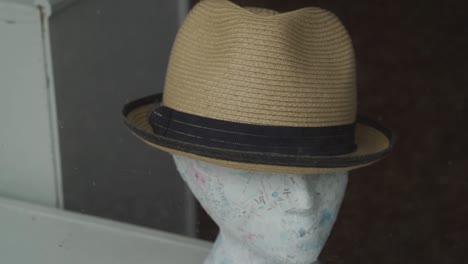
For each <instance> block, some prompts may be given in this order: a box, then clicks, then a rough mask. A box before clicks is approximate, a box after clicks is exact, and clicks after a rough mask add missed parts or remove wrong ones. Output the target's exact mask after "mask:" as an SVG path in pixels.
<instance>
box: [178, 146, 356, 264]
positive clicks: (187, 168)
mask: <svg viewBox="0 0 468 264" xmlns="http://www.w3.org/2000/svg"><path fill="white" fill-rule="evenodd" d="M173 158H174V161H175V164H176V167H177V169H178V171H179V173H180V175H181V176H182V178H183V179H184V181H185V182H186V183H187V184H188V186H189V187H190V189H191V190H192V192H193V194H194V195H195V197H196V198H197V199H198V200H199V202H200V204H201V205H202V206H203V208H204V209H205V210H206V211H207V213H208V214H209V215H210V216H211V217H212V218H213V220H214V221H215V222H216V223H217V224H218V226H219V228H220V235H219V236H218V239H217V242H216V243H215V246H214V248H213V250H212V252H211V254H210V256H209V258H208V259H207V261H206V262H205V263H223V262H222V261H225V262H226V263H237V262H238V263H312V262H314V261H315V260H316V259H317V257H318V255H319V253H320V251H321V249H322V247H323V245H324V244H325V241H326V239H327V237H328V235H329V233H330V231H331V228H332V226H333V223H334V222H335V219H336V216H337V213H338V210H339V207H340V205H341V201H342V199H343V196H344V192H345V189H346V184H347V173H346V172H342V173H325V174H313V175H311V174H287V173H273V172H259V171H247V170H240V169H233V168H227V167H223V166H219V165H216V164H213V163H208V162H204V161H199V160H195V159H191V158H187V157H184V156H180V155H175V154H173ZM220 245H222V249H220V247H221V246H220ZM245 250H247V251H248V254H246V253H245V252H243V253H240V252H236V251H245ZM221 251H222V253H220V252H221ZM246 255H250V256H249V259H248V260H242V261H241V260H237V261H236V260H233V258H234V259H239V258H243V256H246ZM220 257H222V258H223V259H224V260H215V259H216V258H218V259H219V258H220ZM256 257H258V259H262V260H265V262H258V261H254V260H253V259H254V258H256Z"/></svg>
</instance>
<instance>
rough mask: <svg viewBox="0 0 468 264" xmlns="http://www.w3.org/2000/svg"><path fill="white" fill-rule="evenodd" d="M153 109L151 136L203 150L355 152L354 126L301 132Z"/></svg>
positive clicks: (300, 128)
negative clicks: (251, 131)
mask: <svg viewBox="0 0 468 264" xmlns="http://www.w3.org/2000/svg"><path fill="white" fill-rule="evenodd" d="M157 109H158V110H160V111H162V112H163V113H161V112H158V111H152V113H151V114H150V117H149V119H150V120H149V121H150V124H151V126H152V127H153V131H154V133H155V134H159V135H163V136H165V137H168V138H173V139H177V140H181V141H186V142H191V143H193V144H198V145H202V146H206V147H217V148H226V149H231V150H242V151H261V152H274V153H278V154H294V155H297V154H301V155H303V154H306V155H323V156H328V155H341V154H347V153H350V152H353V151H354V150H355V149H356V145H355V144H354V124H350V125H343V126H335V127H305V128H304V127H274V126H260V125H252V124H242V123H235V122H230V121H224V120H216V119H211V118H206V117H201V116H196V115H192V114H188V113H183V112H178V111H176V110H174V109H171V108H169V107H165V106H162V107H157ZM166 116H167V117H166ZM180 119H182V120H183V121H181V120H180ZM184 121H187V122H184ZM190 121H196V122H194V123H202V124H207V125H208V126H206V127H204V126H193V125H192V124H191V123H192V122H190ZM222 125H224V126H229V127H230V129H229V131H228V130H223V129H218V128H219V126H222ZM213 127H215V129H212V128H213ZM246 129H247V130H248V129H251V130H254V131H255V130H256V131H257V132H258V133H266V134H272V133H280V134H281V133H286V134H287V133H293V132H294V133H296V134H298V133H299V134H307V132H309V133H310V132H312V134H315V135H314V136H312V137H305V136H301V137H281V136H263V135H259V134H253V135H252V134H248V135H246V133H242V131H243V130H244V131H245V130H246ZM333 132H334V133H335V134H334V135H333V134H332V135H328V134H330V133H333ZM338 132H339V133H338ZM227 139H229V140H227Z"/></svg>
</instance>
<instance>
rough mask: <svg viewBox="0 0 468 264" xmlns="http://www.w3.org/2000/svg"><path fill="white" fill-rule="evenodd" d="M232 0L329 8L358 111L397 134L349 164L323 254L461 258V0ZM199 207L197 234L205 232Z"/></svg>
mask: <svg viewBox="0 0 468 264" xmlns="http://www.w3.org/2000/svg"><path fill="white" fill-rule="evenodd" d="M196 2H197V1H192V5H193V4H195V3H196ZM234 2H236V3H238V4H240V5H253V6H260V7H269V8H272V9H276V10H279V11H289V10H294V9H297V8H301V7H305V6H319V7H322V8H325V9H328V10H330V11H332V12H334V13H335V14H336V15H337V16H338V17H339V18H340V19H341V21H342V22H343V24H344V25H345V27H346V28H347V29H348V31H349V32H350V34H351V37H352V39H353V43H354V46H355V51H356V59H357V75H358V89H359V112H361V113H363V114H366V115H368V116H372V117H374V118H376V119H378V120H380V121H381V122H383V123H384V124H386V125H387V126H389V127H391V128H392V129H394V130H395V132H396V133H397V134H398V141H397V145H396V148H395V150H394V151H393V153H392V154H391V156H389V157H388V158H386V159H385V160H383V161H381V162H379V163H377V164H375V165H372V166H370V167H367V168H364V169H360V170H357V171H354V172H352V175H351V177H350V181H349V185H348V190H347V193H346V197H345V199H344V201H343V204H342V209H341V212H340V216H339V219H338V220H337V222H336V224H335V227H334V229H333V231H332V234H331V236H330V238H329V240H328V242H327V245H326V247H325V249H324V250H323V252H322V254H321V260H322V261H323V262H325V263H326V264H329V263H444V264H450V263H457V264H459V263H468V221H467V220H468V203H467V202H468V178H467V176H468V150H467V149H468V139H467V136H468V133H467V129H468V106H467V104H468V103H467V101H468V78H467V75H468V62H467V60H468V32H467V31H468V30H467V28H468V3H467V2H465V1H458V2H456V1H430V0H425V1H421V0H420V1H403V0H396V1H383V0H380V1H349V0H330V1H306V0H301V1H299V0H296V1H295V0H290V1H285V0H270V1H267V0H264V1H259V0H257V1H255V0H252V1H234ZM199 210H200V229H199V233H198V236H199V237H200V238H204V239H211V240H212V239H213V238H214V237H215V236H216V233H217V227H216V225H214V223H213V222H212V221H211V219H209V217H208V216H207V215H206V214H205V213H204V212H203V209H201V208H200V209H199Z"/></svg>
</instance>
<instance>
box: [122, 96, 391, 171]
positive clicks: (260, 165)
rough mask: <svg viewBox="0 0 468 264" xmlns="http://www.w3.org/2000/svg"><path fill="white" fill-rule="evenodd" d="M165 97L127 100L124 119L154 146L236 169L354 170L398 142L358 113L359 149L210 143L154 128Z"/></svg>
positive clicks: (357, 135)
mask: <svg viewBox="0 0 468 264" xmlns="http://www.w3.org/2000/svg"><path fill="white" fill-rule="evenodd" d="M161 100H162V93H159V94H155V95H151V96H147V97H144V98H141V99H138V100H135V101H132V102H130V103H128V104H126V105H125V106H124V109H123V111H122V114H123V118H124V123H125V124H126V125H127V126H128V127H129V128H130V130H131V131H132V132H133V133H134V134H135V135H136V136H137V137H138V138H140V139H141V140H143V141H144V142H145V143H147V144H149V145H150V146H152V147H155V148H158V149H160V150H163V151H166V152H169V153H173V154H177V155H182V156H186V157H189V158H193V159H198V160H202V161H206V162H211V163H214V164H217V165H221V166H225V167H230V168H235V169H243V170H254V171H267V172H281V173H324V172H339V171H350V170H353V169H356V168H359V167H363V166H367V165H370V164H372V163H374V162H376V161H378V160H380V159H382V158H383V157H385V156H386V155H387V154H388V153H390V151H391V149H392V148H393V145H394V142H395V139H394V136H393V135H392V133H391V131H390V130H389V129H387V128H385V127H383V126H382V125H380V124H378V123H377V122H375V121H373V120H370V119H368V118H364V117H361V116H358V119H357V123H356V131H355V143H356V145H357V149H356V150H355V151H354V152H352V153H349V154H345V155H338V156H292V155H283V154H275V153H260V152H240V151H234V150H226V149H219V148H212V147H206V146H201V145H196V144H192V143H188V142H183V141H178V140H174V139H171V138H167V137H164V136H161V135H157V134H155V133H154V132H153V128H152V127H151V125H150V123H149V121H148V117H149V115H150V113H151V111H153V110H154V108H155V107H156V106H157V105H158V104H160V103H161Z"/></svg>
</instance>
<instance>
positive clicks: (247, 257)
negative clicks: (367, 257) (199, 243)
mask: <svg viewBox="0 0 468 264" xmlns="http://www.w3.org/2000/svg"><path fill="white" fill-rule="evenodd" d="M272 263H284V264H288V263H291V264H292V263H298V262H295V261H294V259H292V260H291V262H285V261H284V260H274V259H268V258H267V256H262V255H260V254H258V253H257V252H255V251H253V250H252V249H251V248H249V246H248V245H247V244H246V243H242V242H241V241H238V240H237V239H235V238H231V237H230V236H229V235H227V234H226V233H224V232H222V231H220V232H219V234H218V237H217V238H216V241H215V243H214V245H213V248H212V250H211V252H210V255H209V256H208V257H207V258H206V260H205V262H204V263H203V264H272ZM304 264H319V262H318V261H316V260H313V259H311V260H310V261H309V262H307V263H304Z"/></svg>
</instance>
